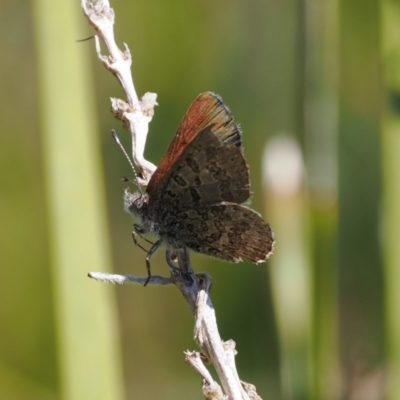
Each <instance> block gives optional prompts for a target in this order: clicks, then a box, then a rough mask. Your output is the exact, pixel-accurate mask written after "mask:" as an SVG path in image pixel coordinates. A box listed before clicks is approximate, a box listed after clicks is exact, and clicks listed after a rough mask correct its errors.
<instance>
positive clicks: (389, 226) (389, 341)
mask: <svg viewBox="0 0 400 400" xmlns="http://www.w3.org/2000/svg"><path fill="white" fill-rule="evenodd" d="M381 4H382V9H381V11H382V14H381V15H382V56H383V63H384V67H385V94H386V96H385V97H386V104H385V108H384V113H383V118H382V169H383V171H382V172H383V213H384V224H383V227H384V231H383V237H384V240H383V245H384V254H385V260H384V262H385V274H386V276H385V306H386V309H385V310H386V312H385V314H386V320H385V323H386V359H387V365H388V373H389V375H388V379H387V382H388V396H387V399H388V400H394V399H397V398H398V397H399V393H400V380H399V376H400V341H399V338H400V289H399V288H400V246H399V238H400V102H399V100H400V5H399V3H398V2H396V1H392V0H382V2H381Z"/></svg>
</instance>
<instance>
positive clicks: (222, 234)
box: [177, 202, 274, 263]
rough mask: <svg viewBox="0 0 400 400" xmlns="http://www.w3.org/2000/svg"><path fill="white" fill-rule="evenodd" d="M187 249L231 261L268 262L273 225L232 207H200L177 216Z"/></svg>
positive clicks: (240, 207)
mask: <svg viewBox="0 0 400 400" xmlns="http://www.w3.org/2000/svg"><path fill="white" fill-rule="evenodd" d="M177 217H178V219H179V221H181V222H180V225H181V226H180V227H179V230H178V232H179V231H180V232H184V235H183V236H182V238H180V240H182V241H183V242H184V243H185V245H186V246H187V247H188V248H190V249H192V250H194V251H197V252H199V253H202V254H206V255H209V256H212V257H216V258H221V259H223V260H227V261H233V262H238V261H241V260H242V259H244V258H245V259H248V260H250V261H252V262H254V263H260V262H263V261H265V260H266V259H267V258H268V257H269V256H270V255H271V254H272V250H273V244H274V238H273V232H272V230H271V227H270V226H269V224H267V223H266V222H265V221H264V220H263V219H262V218H261V217H260V216H259V215H258V214H257V213H256V212H254V211H253V210H251V209H249V208H247V207H245V206H241V205H239V204H232V203H227V202H224V203H220V204H215V205H213V206H210V207H203V206H200V207H196V208H192V209H190V210H186V211H183V212H182V213H181V214H178V215H177Z"/></svg>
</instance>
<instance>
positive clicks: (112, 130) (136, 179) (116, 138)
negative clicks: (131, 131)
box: [110, 129, 142, 193]
mask: <svg viewBox="0 0 400 400" xmlns="http://www.w3.org/2000/svg"><path fill="white" fill-rule="evenodd" d="M110 133H111V136H112V137H113V139H114V140H115V141H116V143H117V144H118V146H119V147H120V149H121V150H122V152H123V153H124V155H125V157H126V159H127V160H128V162H129V165H130V166H131V168H132V171H133V175H135V182H133V183H135V184H136V186H137V187H138V188H139V190H140V192H141V193H142V188H141V186H140V185H139V177H138V175H137V173H136V170H135V167H134V165H133V162H132V161H131V159H130V158H129V156H128V153H127V152H126V151H125V149H124V146H122V143H121V141H120V140H119V137H118V135H117V132H116V131H115V130H114V129H111V132H110ZM123 180H126V181H128V182H131V181H129V180H128V179H126V178H125V179H123Z"/></svg>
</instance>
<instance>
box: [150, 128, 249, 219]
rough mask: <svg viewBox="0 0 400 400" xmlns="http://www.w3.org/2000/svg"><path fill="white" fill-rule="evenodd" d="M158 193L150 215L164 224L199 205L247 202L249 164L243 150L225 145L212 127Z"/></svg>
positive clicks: (185, 154) (182, 158)
mask: <svg viewBox="0 0 400 400" xmlns="http://www.w3.org/2000/svg"><path fill="white" fill-rule="evenodd" d="M157 193H158V194H159V195H158V196H150V199H149V213H150V214H151V215H152V218H154V219H155V220H157V221H158V222H160V223H163V222H164V223H165V221H166V220H170V216H171V215H173V216H174V218H175V217H176V215H175V214H176V212H177V210H178V209H179V210H185V209H187V208H192V207H195V206H196V205H198V204H203V205H207V204H215V203H221V202H222V201H229V202H234V203H243V202H245V201H246V200H247V199H248V198H249V197H250V182H249V174H248V168H247V165H246V161H245V159H244V157H243V154H242V152H241V150H240V148H238V147H236V146H235V145H233V144H226V145H224V144H223V143H222V142H221V141H220V140H219V139H217V137H216V136H215V135H214V134H213V133H212V129H211V128H210V127H208V128H206V129H205V130H203V131H202V132H200V134H199V135H197V136H196V138H195V139H194V140H193V141H192V143H191V144H190V146H188V147H187V148H186V149H185V150H184V151H183V153H182V154H181V156H180V157H179V159H178V160H177V161H176V162H175V164H174V165H173V167H172V168H171V169H170V170H169V171H168V172H167V173H166V175H165V177H164V179H163V181H161V182H160V183H159V184H158V191H157Z"/></svg>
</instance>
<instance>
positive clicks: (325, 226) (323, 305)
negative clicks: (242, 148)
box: [304, 0, 339, 400]
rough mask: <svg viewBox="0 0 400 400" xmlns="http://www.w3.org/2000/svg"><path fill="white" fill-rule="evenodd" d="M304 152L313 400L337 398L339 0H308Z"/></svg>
mask: <svg viewBox="0 0 400 400" xmlns="http://www.w3.org/2000/svg"><path fill="white" fill-rule="evenodd" d="M305 4H306V13H305V14H306V46H305V54H306V61H305V62H306V68H305V85H304V99H305V107H304V110H305V127H304V137H305V151H306V156H307V158H306V164H307V172H308V182H309V191H310V197H309V200H310V201H309V208H310V216H311V226H312V229H311V235H312V239H311V242H312V254H313V257H312V264H313V270H312V282H313V285H312V330H311V335H310V347H311V360H312V361H311V364H312V375H311V394H312V396H311V395H310V399H311V398H312V399H324V400H328V399H336V398H338V381H339V371H338V357H337V348H338V347H337V335H336V333H337V306H336V300H337V297H336V296H337V269H336V251H335V250H336V247H335V236H336V221H337V147H336V146H337V129H338V117H337V115H338V112H337V111H338V89H337V81H338V76H337V75H338V66H339V54H338V53H339V52H338V5H337V0H323V1H320V0H307V1H306V2H305Z"/></svg>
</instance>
